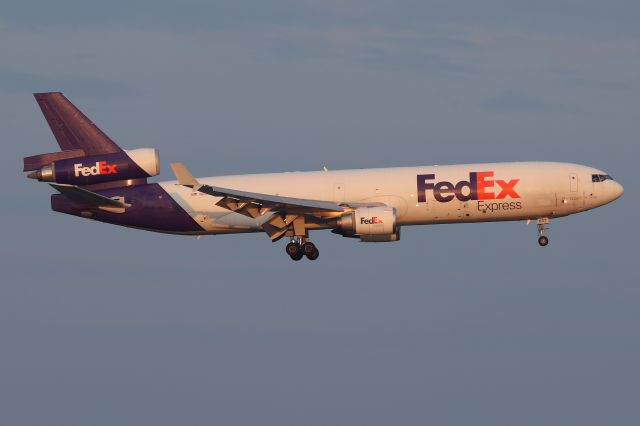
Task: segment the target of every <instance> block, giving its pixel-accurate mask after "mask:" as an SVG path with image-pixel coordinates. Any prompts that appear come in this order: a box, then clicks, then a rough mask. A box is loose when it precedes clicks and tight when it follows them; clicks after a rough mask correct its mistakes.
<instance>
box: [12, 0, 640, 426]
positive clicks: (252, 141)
mask: <svg viewBox="0 0 640 426" xmlns="http://www.w3.org/2000/svg"><path fill="white" fill-rule="evenodd" d="M639 19H640V3H638V2H633V1H622V0H619V1H616V0H613V1H608V2H602V1H593V0H584V1H569V0H564V1H562V0H555V1H547V0H543V1H538V2H524V1H504V0H488V1H484V2H477V1H470V0H467V1H393V2H391V1H382V0H375V1H364V0H362V1H360V0H356V1H350V0H342V1H334V0H328V1H323V2H319V1H291V0H274V1H270V2H263V1H255V0H253V1H211V2H209V1H196V0H189V1H182V2H167V1H163V0H161V1H155V2H152V1H149V0H136V1H120V0H115V1H111V2H86V1H79V0H61V1H57V2H50V1H25V2H12V3H9V4H3V5H2V13H1V14H0V58H2V59H1V60H0V129H1V130H2V143H1V144H0V150H1V152H0V153H1V156H0V158H1V161H2V167H1V169H0V177H1V179H2V182H4V185H3V187H2V189H0V191H1V193H0V195H1V197H2V200H3V203H2V206H3V208H2V210H1V213H0V214H1V217H0V226H1V227H2V228H1V230H2V239H1V241H2V242H1V243H0V259H1V260H0V263H1V266H2V279H1V284H0V342H1V343H2V344H1V346H0V347H1V350H0V423H1V424H11V425H13V426H22V425H33V424H47V425H80V424H83V425H84V424H92V425H98V426H100V425H113V424H120V425H141V424H153V425H175V424H183V425H202V424H225V425H227V424H229V425H231V424H233V425H255V424H263V425H279V426H281V425H300V424H305V425H311V426H313V425H326V424H332V425H353V424H367V425H389V424H394V425H417V424H438V425H468V424H471V423H472V424H482V425H513V424H518V425H540V424H562V425H581V426H584V425H601V424H604V423H606V424H621V425H626V424H629V425H630V424H637V423H638V421H639V420H640V412H639V410H638V401H639V400H640V369H639V368H638V359H640V331H638V330H639V329H640V327H639V326H640V309H639V308H638V307H639V306H640V288H639V285H638V283H639V282H640V273H639V272H638V267H637V263H638V261H637V259H638V250H637V245H638V239H639V237H640V235H639V234H640V232H638V224H637V215H638V212H639V211H640V202H638V197H639V196H640V193H639V191H638V190H637V188H638V185H639V184H640V179H639V178H638V171H637V170H638V157H639V156H640V144H639V143H638V135H639V133H640V132H639V123H640V101H639V99H640V83H639V81H638V76H639V75H640V26H638V21H639ZM50 90H61V91H63V92H65V94H66V95H67V96H68V97H69V98H70V99H71V100H72V101H73V102H74V103H76V105H78V106H79V107H80V108H81V109H82V110H83V111H84V112H85V113H86V114H87V115H88V116H90V117H91V118H92V119H93V120H94V121H95V122H96V123H97V124H98V125H99V126H100V127H101V128H102V129H103V130H104V131H105V132H106V133H107V134H109V135H110V136H111V137H112V138H113V139H115V140H116V141H117V142H118V143H120V144H121V145H122V146H124V147H125V148H136V147H147V146H152V147H157V148H159V149H160V151H161V158H162V161H163V167H164V171H163V173H162V175H161V176H160V178H165V179H169V178H170V177H171V176H170V174H169V173H168V172H167V170H168V167H167V166H168V164H169V162H171V161H183V162H185V163H186V164H188V165H189V166H190V168H191V169H193V170H194V172H196V173H197V174H199V175H216V174H231V173H234V174H235V173H250V172H261V171H287V170H317V169H319V168H320V167H321V166H322V165H323V164H326V165H328V167H329V168H333V169H336V168H348V167H355V168H359V167H371V166H397V165H420V164H434V163H436V164H446V163H462V162H480V161H508V160H559V161H572V162H578V163H584V164H588V165H593V166H595V167H599V168H602V169H604V170H606V171H608V172H609V173H611V174H612V175H613V176H614V177H615V178H617V179H618V180H619V181H620V182H621V183H622V184H623V185H624V186H625V189H626V193H625V195H624V197H623V198H622V199H620V200H618V201H617V202H616V203H614V204H612V205H610V206H607V207H604V208H601V209H598V210H596V211H593V212H589V213H585V214H582V215H578V216H574V217H570V218H566V219H561V220H558V221H554V222H553V223H552V229H551V241H552V243H551V245H550V246H549V247H547V248H546V249H540V248H539V247H537V245H536V242H535V228H534V227H533V226H529V227H527V226H525V224H523V223H503V224H477V225H457V226H456V225H448V226H433V227H412V228H407V229H404V230H403V235H402V237H403V239H402V241H401V242H399V243H393V244H369V245H367V244H362V243H358V242H356V241H352V240H348V239H342V238H338V237H336V236H334V235H332V234H328V233H320V234H318V235H315V236H314V239H315V241H316V242H317V244H318V245H319V247H320V250H321V257H320V259H319V260H318V261H317V262H315V263H311V262H301V263H297V264H294V263H292V262H291V261H290V260H289V259H288V258H287V257H286V256H285V255H284V252H283V247H281V246H282V244H271V243H270V242H268V240H267V239H266V238H265V237H264V236H263V235H247V236H237V237H228V236H220V237H208V238H202V239H200V240H195V239H194V238H189V237H176V236H165V235H159V234H153V233H147V232H143V231H135V230H127V229H123V228H118V227H112V226H109V225H105V224H99V223H94V222H90V221H83V220H81V219H78V218H73V217H69V216H63V215H59V214H55V213H53V212H51V211H50V208H49V199H48V198H49V195H50V193H51V192H52V191H51V190H50V189H49V188H48V187H47V186H46V185H43V184H38V183H36V182H33V181H27V180H26V179H24V177H23V174H22V173H21V172H20V170H21V159H22V157H23V156H26V155H32V154H37V153H43V152H51V151H54V150H56V149H57V145H56V144H55V142H54V139H53V137H52V135H51V134H50V132H49V129H48V127H47V126H46V123H45V122H44V120H43V118H42V116H41V114H40V111H39V109H38V107H37V105H36V103H35V101H34V100H33V98H32V96H31V93H32V92H37V91H50Z"/></svg>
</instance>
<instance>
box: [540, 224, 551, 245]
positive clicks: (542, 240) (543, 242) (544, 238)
mask: <svg viewBox="0 0 640 426" xmlns="http://www.w3.org/2000/svg"><path fill="white" fill-rule="evenodd" d="M548 224H549V218H548V217H542V218H540V219H538V244H540V247H545V246H546V245H548V244H549V238H548V237H547V236H546V235H544V231H545V230H547V229H548V228H547V227H546V226H545V225H548Z"/></svg>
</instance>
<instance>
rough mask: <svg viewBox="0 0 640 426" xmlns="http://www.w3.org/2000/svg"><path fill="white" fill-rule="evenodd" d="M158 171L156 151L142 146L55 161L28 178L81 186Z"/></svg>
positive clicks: (153, 174) (155, 173)
mask: <svg viewBox="0 0 640 426" xmlns="http://www.w3.org/2000/svg"><path fill="white" fill-rule="evenodd" d="M159 173H160V156H159V154H158V150H157V149H154V148H141V149H133V150H122V151H120V152H116V153H112V154H102V155H92V156H82V157H74V158H66V159H60V160H56V161H53V162H51V163H49V164H48V165H45V166H42V167H41V168H40V169H38V170H36V171H34V172H32V173H30V174H29V175H28V177H29V178H31V179H38V180H39V181H45V182H55V183H62V184H70V185H79V186H83V185H93V184H96V183H103V182H112V181H120V180H126V179H144V178H147V177H150V176H156V175H158V174H159Z"/></svg>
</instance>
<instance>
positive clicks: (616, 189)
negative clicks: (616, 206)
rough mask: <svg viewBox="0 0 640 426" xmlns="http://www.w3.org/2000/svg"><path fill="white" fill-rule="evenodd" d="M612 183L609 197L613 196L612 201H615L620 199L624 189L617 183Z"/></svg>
mask: <svg viewBox="0 0 640 426" xmlns="http://www.w3.org/2000/svg"><path fill="white" fill-rule="evenodd" d="M612 183H613V185H611V195H612V196H613V199H614V200H616V199H618V198H620V197H621V196H622V194H624V187H623V186H622V185H620V184H619V183H618V182H612Z"/></svg>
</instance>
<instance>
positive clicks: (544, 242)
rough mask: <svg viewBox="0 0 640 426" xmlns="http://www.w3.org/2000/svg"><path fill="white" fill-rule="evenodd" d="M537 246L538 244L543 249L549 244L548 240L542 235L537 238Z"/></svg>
mask: <svg viewBox="0 0 640 426" xmlns="http://www.w3.org/2000/svg"><path fill="white" fill-rule="evenodd" d="M538 244H540V247H544V246H546V245H548V244H549V238H547V237H545V236H544V235H543V236H541V237H540V238H538Z"/></svg>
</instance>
